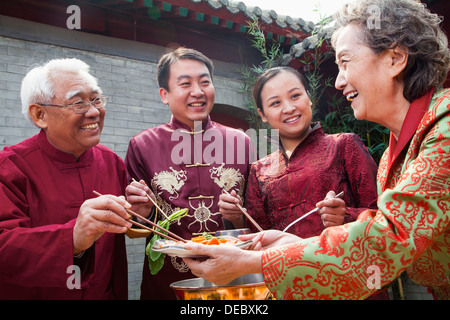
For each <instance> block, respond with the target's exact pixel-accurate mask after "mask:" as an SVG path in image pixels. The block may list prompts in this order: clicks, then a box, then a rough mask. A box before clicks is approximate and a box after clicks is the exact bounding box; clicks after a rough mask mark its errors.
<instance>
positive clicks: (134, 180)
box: [133, 178, 169, 219]
mask: <svg viewBox="0 0 450 320" xmlns="http://www.w3.org/2000/svg"><path fill="white" fill-rule="evenodd" d="M133 182H137V181H136V179H134V178H133ZM138 183H139V182H138ZM145 195H146V196H147V198H148V199H149V200H150V201H151V202H152V203H153V205H154V206H155V207H156V209H158V210H159V211H161V213H162V215H163V216H164V218H166V219H169V217H168V216H167V215H166V214H165V213H164V211H162V209H161V208H160V207H158V205H157V204H156V201H155V200H153V198H152V197H150V196H149V195H148V193H145Z"/></svg>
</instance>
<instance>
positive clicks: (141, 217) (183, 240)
mask: <svg viewBox="0 0 450 320" xmlns="http://www.w3.org/2000/svg"><path fill="white" fill-rule="evenodd" d="M92 192H93V193H94V194H95V195H97V196H101V195H102V194H101V193H99V192H97V191H95V190H94V191H92ZM124 209H125V211H126V212H127V213H129V214H131V215H132V216H135V217H137V218H139V219H141V220H142V221H144V222H146V223H148V224H149V225H151V226H153V227H155V228H158V229H159V230H161V231H163V232H167V234H168V235H169V236H171V237H173V238H175V239H176V240H179V241H182V242H187V241H186V240H185V239H183V238H181V237H180V236H179V235H176V234H175V233H173V232H171V231H169V230H166V229H164V228H163V227H161V226H159V225H158V224H156V223H154V222H152V221H150V220H148V219H147V218H144V217H143V216H141V215H140V214H138V213H136V212H134V211H132V210H130V209H127V208H124ZM131 221H132V220H130V222H131ZM147 230H148V229H147ZM150 230H152V231H156V230H154V229H151V228H150ZM155 233H157V232H155ZM157 234H159V233H157ZM159 235H161V234H159Z"/></svg>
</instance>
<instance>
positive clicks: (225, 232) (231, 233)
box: [214, 228, 251, 238]
mask: <svg viewBox="0 0 450 320" xmlns="http://www.w3.org/2000/svg"><path fill="white" fill-rule="evenodd" d="M249 233H251V232H250V229H249V228H243V229H226V230H219V231H216V233H215V234H214V235H215V236H217V237H220V236H232V237H235V238H237V237H238V236H239V235H241V234H249Z"/></svg>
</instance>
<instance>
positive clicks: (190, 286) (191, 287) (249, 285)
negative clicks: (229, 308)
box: [170, 273, 273, 300]
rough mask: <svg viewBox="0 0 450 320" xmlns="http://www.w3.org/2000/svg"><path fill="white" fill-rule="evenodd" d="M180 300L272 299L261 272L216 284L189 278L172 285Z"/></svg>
mask: <svg viewBox="0 0 450 320" xmlns="http://www.w3.org/2000/svg"><path fill="white" fill-rule="evenodd" d="M170 287H171V288H172V289H174V290H175V295H176V296H177V299H178V300H272V299H273V296H272V294H271V292H270V291H269V289H267V287H266V285H265V283H264V279H263V276H262V274H261V273H254V274H246V275H243V276H241V277H239V278H236V279H234V280H233V281H231V282H230V283H228V284H226V285H222V286H216V285H215V284H214V283H211V282H209V281H206V280H204V279H201V278H194V279H187V280H182V281H177V282H174V283H172V284H171V285H170Z"/></svg>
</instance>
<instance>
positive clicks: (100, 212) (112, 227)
mask: <svg viewBox="0 0 450 320" xmlns="http://www.w3.org/2000/svg"><path fill="white" fill-rule="evenodd" d="M124 207H126V208H130V207H131V205H130V204H129V203H128V202H127V201H126V200H125V198H124V197H116V196H113V195H104V196H100V197H98V198H93V199H89V200H86V201H85V202H84V203H83V204H82V205H81V207H80V211H79V212H78V217H77V221H76V223H75V227H74V229H73V253H74V254H78V253H79V252H81V251H84V250H86V249H88V248H90V247H91V246H92V244H93V243H94V242H95V241H96V240H97V239H98V238H100V237H101V236H102V235H103V234H104V233H105V232H111V233H124V232H125V231H127V229H128V228H130V227H131V223H130V222H129V221H127V220H128V218H129V215H128V213H127V212H126V210H125V209H124Z"/></svg>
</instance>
